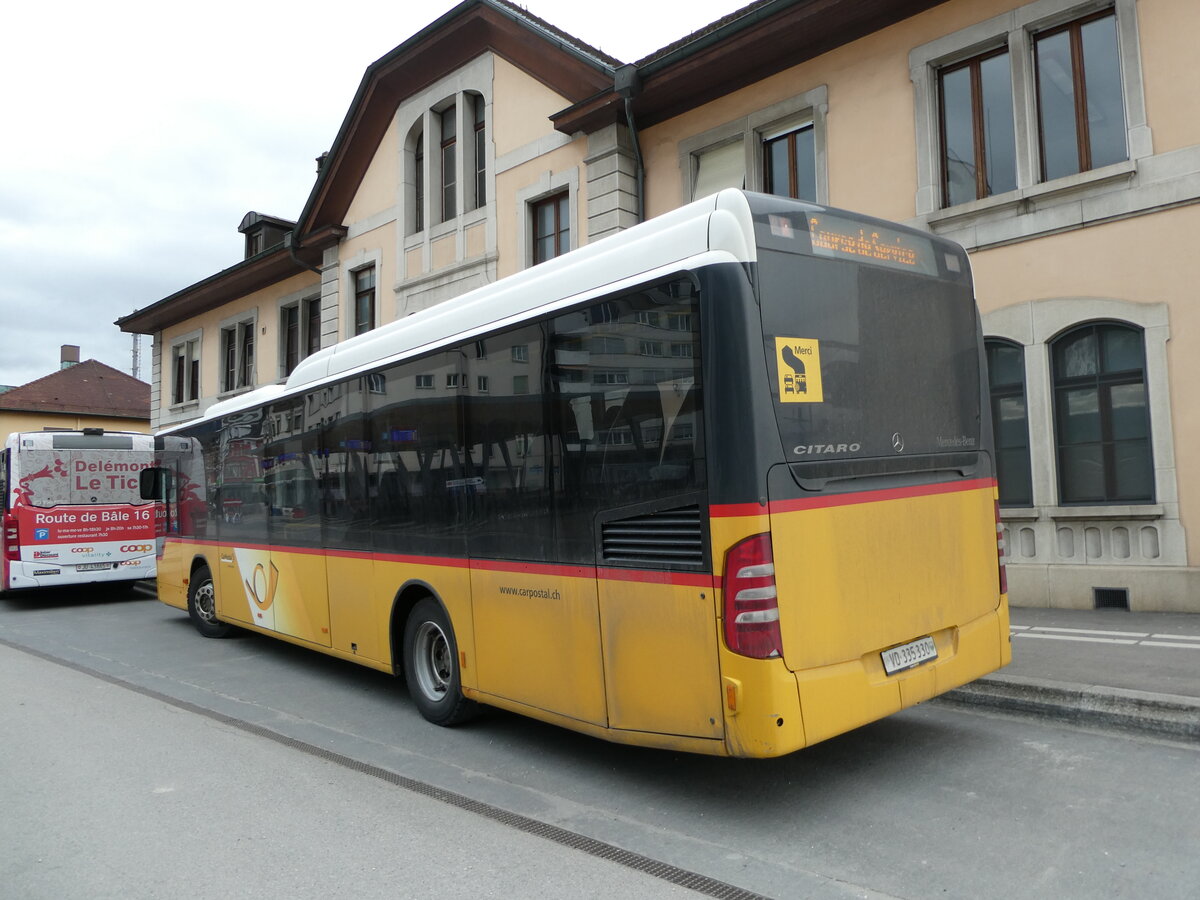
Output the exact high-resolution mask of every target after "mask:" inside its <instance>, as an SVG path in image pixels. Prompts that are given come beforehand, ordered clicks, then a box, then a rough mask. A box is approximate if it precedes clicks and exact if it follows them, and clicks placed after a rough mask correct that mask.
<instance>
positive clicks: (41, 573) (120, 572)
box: [8, 556, 156, 591]
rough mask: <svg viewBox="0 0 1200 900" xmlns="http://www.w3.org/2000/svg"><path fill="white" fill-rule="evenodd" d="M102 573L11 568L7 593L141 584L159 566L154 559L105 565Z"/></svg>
mask: <svg viewBox="0 0 1200 900" xmlns="http://www.w3.org/2000/svg"><path fill="white" fill-rule="evenodd" d="M105 566H106V567H105V568H103V569H93V570H90V571H83V572H80V571H78V569H77V568H76V567H75V566H60V565H54V564H51V563H45V562H24V561H22V562H17V561H12V562H9V564H8V589H9V590H13V591H16V590H22V589H25V588H52V587H67V586H70V585H74V584H94V583H103V582H110V581H138V580H140V579H143V578H153V577H154V574H155V571H156V565H155V559H154V557H153V556H142V557H137V558H136V559H127V560H121V561H119V562H113V563H106V564H105Z"/></svg>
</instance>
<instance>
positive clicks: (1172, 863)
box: [0, 592, 1200, 900]
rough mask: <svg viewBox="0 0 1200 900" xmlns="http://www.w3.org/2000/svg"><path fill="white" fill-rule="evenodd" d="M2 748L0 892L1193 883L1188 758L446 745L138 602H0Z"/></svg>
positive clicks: (880, 738)
mask: <svg viewBox="0 0 1200 900" xmlns="http://www.w3.org/2000/svg"><path fill="white" fill-rule="evenodd" d="M0 734H3V735H4V739H3V740H0V809H3V811H4V812H3V815H2V816H0V847H3V850H2V851H0V897H8V896H11V897H22V898H24V897H56V898H57V897H103V896H113V897H116V896H121V897H174V896H189V897H232V896H241V895H246V896H256V897H259V896H261V897H284V896H287V897H318V896H320V897H329V896H340V895H343V894H345V895H354V896H357V897H375V896H379V897H382V896H389V897H410V896H411V897H425V896H433V895H435V894H437V895H443V894H445V893H448V892H449V893H453V894H457V895H466V896H504V897H532V896H550V897H558V896H563V897H610V896H614V895H616V896H638V897H641V896H683V895H686V894H688V893H690V891H689V890H687V889H685V888H684V887H681V886H679V885H680V884H687V885H691V886H692V887H695V888H698V889H700V890H701V891H703V892H706V893H709V894H714V895H723V896H730V897H736V896H745V895H746V894H747V893H748V892H757V893H759V894H762V895H765V896H770V897H778V898H784V897H818V898H820V897H848V896H849V897H880V896H886V897H913V898H915V897H927V896H931V895H935V894H936V895H942V896H948V897H997V898H1021V897H1039V898H1040V897H1046V896H1055V897H1059V898H1068V897H1089V898H1090V897H1101V896H1105V897H1107V896H1131V897H1134V896H1154V897H1156V898H1157V900H1166V898H1173V897H1180V898H1183V897H1188V898H1190V897H1193V896H1194V895H1195V886H1196V885H1197V884H1200V857H1198V856H1197V854H1196V853H1195V848H1196V847H1197V846H1200V821H1198V820H1197V817H1196V816H1195V808H1196V804H1197V800H1198V796H1200V787H1198V786H1197V780H1196V772H1197V771H1200V767H1198V765H1197V764H1198V763H1200V748H1197V747H1196V746H1195V745H1185V744H1178V743H1172V742H1168V741H1161V740H1150V739H1143V738H1139V737H1136V736H1129V735H1117V734H1105V733H1100V732H1095V731H1087V730H1081V729H1074V728H1069V727H1063V726H1059V725H1057V724H1056V723H1053V722H1046V721H1040V720H1026V719H1021V718H1016V717H1012V716H1006V715H1000V714H984V713H976V712H972V711H969V710H963V709H959V708H952V707H946V706H937V705H929V706H923V707H919V708H917V709H913V710H909V711H906V712H904V713H901V714H899V715H896V716H893V717H891V718H889V719H887V720H885V721H883V722H879V723H875V724H873V725H871V726H868V727H866V728H862V729H859V730H858V731H856V732H853V733H851V734H849V735H845V736H842V737H840V738H836V739H834V740H831V741H827V742H825V743H823V744H819V745H817V746H815V747H812V748H809V749H808V750H805V751H802V752H800V753H797V754H793V755H792V756H789V757H786V758H784V759H779V760H765V761H737V760H723V759H711V758H706V757H693V756H687V755H682V754H674V753H666V752H661V751H651V750H642V749H638V748H628V747H620V746H616V745H610V744H607V743H604V742H601V741H597V740H594V739H591V738H587V737H584V736H581V735H576V734H573V733H570V732H566V731H562V730H560V729H556V728H553V727H551V726H547V725H543V724H540V723H537V722H533V721H530V720H527V719H523V718H521V717H518V716H513V715H509V714H507V713H501V712H491V713H489V714H487V715H485V716H484V717H482V718H481V719H479V720H477V721H476V722H474V723H472V724H470V725H468V726H465V727H462V728H458V729H454V730H446V729H440V728H436V727H434V726H431V725H428V724H427V723H425V722H424V721H423V720H422V719H421V718H420V717H419V715H418V714H417V713H416V711H415V709H414V708H413V706H412V704H411V703H410V701H409V700H408V698H407V696H406V695H405V693H404V691H403V686H402V685H401V684H399V683H398V682H396V681H394V680H392V679H390V678H388V677H387V676H385V675H382V674H380V673H377V672H373V671H370V670H366V669H362V668H360V667H356V666H353V665H350V664H347V663H342V662H340V661H338V660H333V659H329V658H326V657H323V656H321V655H319V654H315V653H311V652H309V651H305V650H302V649H300V648H295V647H292V646H289V645H286V644H283V643H281V642H278V641H273V640H270V639H267V638H262V637H258V636H252V635H243V636H240V637H237V638H234V639H232V640H227V641H212V640H204V639H203V638H200V637H199V636H198V635H196V634H195V632H194V631H193V630H192V628H191V626H190V624H189V622H188V620H187V617H186V615H184V614H181V613H179V612H178V611H176V610H172V609H169V608H167V607H165V606H162V605H160V604H158V603H157V602H156V601H153V600H149V599H143V598H142V597H141V596H140V595H136V594H133V595H130V594H107V595H103V594H83V593H79V592H76V593H74V594H72V595H71V596H70V597H69V598H66V599H62V600H55V599H53V598H49V597H39V598H37V599H35V600H29V599H22V600H14V599H0ZM604 857H608V858H604ZM689 879H690V880H689ZM722 891H725V893H724V894H722V893H721V892H722Z"/></svg>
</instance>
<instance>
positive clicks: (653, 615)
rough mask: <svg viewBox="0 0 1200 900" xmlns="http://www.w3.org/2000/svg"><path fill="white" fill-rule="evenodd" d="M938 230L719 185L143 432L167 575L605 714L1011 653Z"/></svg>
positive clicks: (904, 677) (648, 729)
mask: <svg viewBox="0 0 1200 900" xmlns="http://www.w3.org/2000/svg"><path fill="white" fill-rule="evenodd" d="M983 359H984V357H983V349H982V341H981V337H980V328H979V317H978V313H977V311H976V306H975V302H974V297H973V292H972V286H971V278H970V267H969V264H968V261H967V257H966V254H965V253H964V252H963V250H962V249H961V248H960V247H958V246H957V245H954V244H951V243H949V242H946V241H943V240H940V239H938V238H936V237H932V236H930V235H928V234H925V233H922V232H919V231H915V230H911V229H908V228H905V227H902V226H899V225H895V224H890V223H886V222H882V221H879V220H875V219H871V218H867V217H864V216H860V215H856V214H852V213H847V212H842V211H837V210H833V209H826V208H824V207H820V206H816V205H812V204H806V203H801V202H797V201H793V200H788V199H784V198H779V197H773V196H766V195H759V194H752V193H746V192H742V191H724V192H721V193H720V194H717V195H714V196H713V197H709V198H707V199H705V200H702V201H698V202H696V203H692V204H690V205H688V206H685V207H683V208H680V209H678V210H675V211H673V212H671V213H668V214H665V215H663V216H661V217H659V218H657V219H655V220H653V221H651V222H648V223H645V224H643V225H640V226H638V227H636V228H632V229H629V230H628V231H626V232H624V233H622V234H620V235H617V236H614V237H611V238H607V239H605V240H604V241H600V242H598V243H596V244H594V245H590V246H588V247H585V248H582V249H580V250H577V251H574V252H572V253H569V254H566V255H565V256H562V257H559V258H557V259H554V260H551V261H549V262H546V263H543V264H542V265H539V266H536V267H533V268H530V269H528V270H526V271H523V272H521V273H519V274H517V275H514V276H512V277H510V278H506V279H504V280H501V281H499V282H497V283H495V284H492V285H489V286H487V287H484V288H481V289H479V290H476V291H474V292H472V293H469V294H466V295H464V296H462V297H460V298H458V299H456V300H453V301H450V302H447V303H445V304H442V305H440V306H437V307H434V308H432V309H429V310H426V311H425V312H422V313H419V314H417V315H414V316H411V317H409V318H406V319H404V320H401V321H397V322H393V323H391V324H388V325H385V326H383V327H381V328H378V329H376V330H375V331H373V332H371V333H369V334H366V335H362V336H360V337H356V338H353V339H351V340H347V341H345V342H343V343H340V344H338V345H336V346H333V347H328V348H325V349H323V350H321V351H319V352H317V353H315V354H313V355H312V356H310V357H308V358H307V359H306V360H304V361H303V362H302V363H301V364H300V365H299V366H298V367H297V368H296V370H295V371H294V372H293V374H292V375H291V376H290V377H289V378H288V379H287V382H286V383H285V384H281V385H275V386H271V387H267V388H262V389H259V390H258V391H255V392H253V393H250V394H247V395H243V396H241V397H237V398H233V399H230V400H226V401H223V402H220V403H218V404H216V405H214V406H212V407H211V408H210V409H208V410H207V412H206V413H205V415H204V416H203V417H202V418H200V419H198V420H196V421H193V422H189V423H187V424H186V425H182V426H180V427H178V428H176V429H173V430H171V431H169V432H166V433H164V434H162V435H159V437H158V448H157V452H158V465H157V466H156V468H154V469H153V470H151V472H150V473H148V474H147V476H146V477H145V478H144V479H143V489H144V491H145V493H146V494H147V495H149V496H154V497H155V498H156V499H159V500H162V501H163V502H164V504H165V509H164V510H163V511H162V513H161V515H160V521H161V522H162V528H161V534H160V548H159V549H160V558H159V562H158V588H159V597H160V598H161V599H162V601H163V602H164V603H167V604H169V605H171V606H175V607H178V608H180V609H186V610H188V612H189V613H190V615H191V617H192V620H193V621H194V623H195V624H196V627H197V628H198V629H199V631H200V632H201V633H202V634H204V635H206V636H210V637H218V636H222V635H224V634H226V633H228V631H229V630H230V629H231V628H235V627H236V628H242V629H248V630H251V631H255V632H260V633H264V634H270V635H273V636H276V637H279V638H281V639H283V640H286V641H290V642H292V643H295V644H299V645H302V646H306V647H311V648H313V649H315V650H319V651H321V652H324V653H328V654H331V655H333V656H336V657H339V658H341V659H346V660H351V661H354V662H358V663H361V664H363V665H367V666H371V667H373V668H376V669H380V670H382V671H385V672H391V673H395V674H403V675H404V677H405V678H406V681H407V684H408V689H409V692H410V693H411V695H412V697H413V700H414V702H415V704H416V706H417V707H418V709H419V710H420V712H421V713H422V714H423V715H424V716H425V718H427V719H428V720H430V721H432V722H435V723H438V724H442V725H450V724H455V723H458V722H460V721H462V720H464V719H466V718H467V717H469V716H470V715H471V714H472V713H473V712H474V711H476V710H477V708H478V705H479V704H487V705H490V706H496V707H502V708H504V709H508V710H512V711H516V712H519V713H523V714H525V715H528V716H532V717H534V718H537V719H541V720H544V721H547V722H552V723H555V724H558V725H561V726H564V727H566V728H572V729H575V730H577V731H581V732H585V733H587V734H591V735H595V736H597V737H601V738H604V739H607V740H611V741H618V742H622V743H629V744H640V745H645V746H652V747H662V748H670V749H675V750H684V751H691V752H696V753H708V754H720V755H729V756H744V757H769V756H778V755H780V754H785V753H789V752H791V751H794V750H797V749H799V748H801V747H805V746H808V745H810V744H813V743H815V742H817V741H820V740H823V739H825V738H828V737H831V736H833V735H836V734H839V733H841V732H845V731H847V730H849V729H851V728H854V727H856V726H859V725H862V724H864V723H866V722H870V721H872V720H875V719H878V718H880V717H882V716H886V715H888V714H889V713H892V712H895V711H897V710H900V709H903V708H905V707H908V706H911V705H913V704H915V703H918V702H920V701H922V700H925V699H928V698H930V697H933V696H935V695H936V694H939V693H941V692H943V691H946V690H948V689H950V688H953V687H955V686H957V685H961V684H963V683H965V682H967V681H970V680H972V679H974V678H977V677H979V676H980V675H983V674H985V673H987V672H991V671H993V670H995V669H997V668H998V667H1000V666H1003V665H1004V664H1005V663H1007V662H1008V660H1009V653H1010V651H1009V638H1008V609H1007V597H1006V588H1005V584H1004V569H1003V556H1002V546H1001V544H1000V542H999V538H998V529H997V504H996V487H995V477H994V472H995V463H994V458H993V455H992V437H991V424H990V419H989V417H988V416H987V415H986V414H985V411H986V410H987V408H988V407H987V403H986V396H985V393H984V392H985V390H986V379H985V378H983V377H982V376H981V373H982V372H983V371H984V362H983Z"/></svg>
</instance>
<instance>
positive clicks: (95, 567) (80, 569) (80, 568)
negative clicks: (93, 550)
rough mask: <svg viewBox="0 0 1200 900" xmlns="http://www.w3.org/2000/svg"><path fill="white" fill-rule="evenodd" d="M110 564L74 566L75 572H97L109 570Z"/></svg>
mask: <svg viewBox="0 0 1200 900" xmlns="http://www.w3.org/2000/svg"><path fill="white" fill-rule="evenodd" d="M112 565H113V564H112V563H84V564H83V565H82V566H76V567H75V571H76V572H99V571H100V570H101V569H111V568H112Z"/></svg>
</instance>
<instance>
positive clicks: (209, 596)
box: [196, 581, 217, 622]
mask: <svg viewBox="0 0 1200 900" xmlns="http://www.w3.org/2000/svg"><path fill="white" fill-rule="evenodd" d="M196 615H198V616H199V617H200V618H201V619H203V620H204V621H205V622H214V621H216V618H217V603H216V596H215V594H214V593H213V584H212V582H211V581H206V582H204V584H202V585H200V587H198V588H196Z"/></svg>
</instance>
